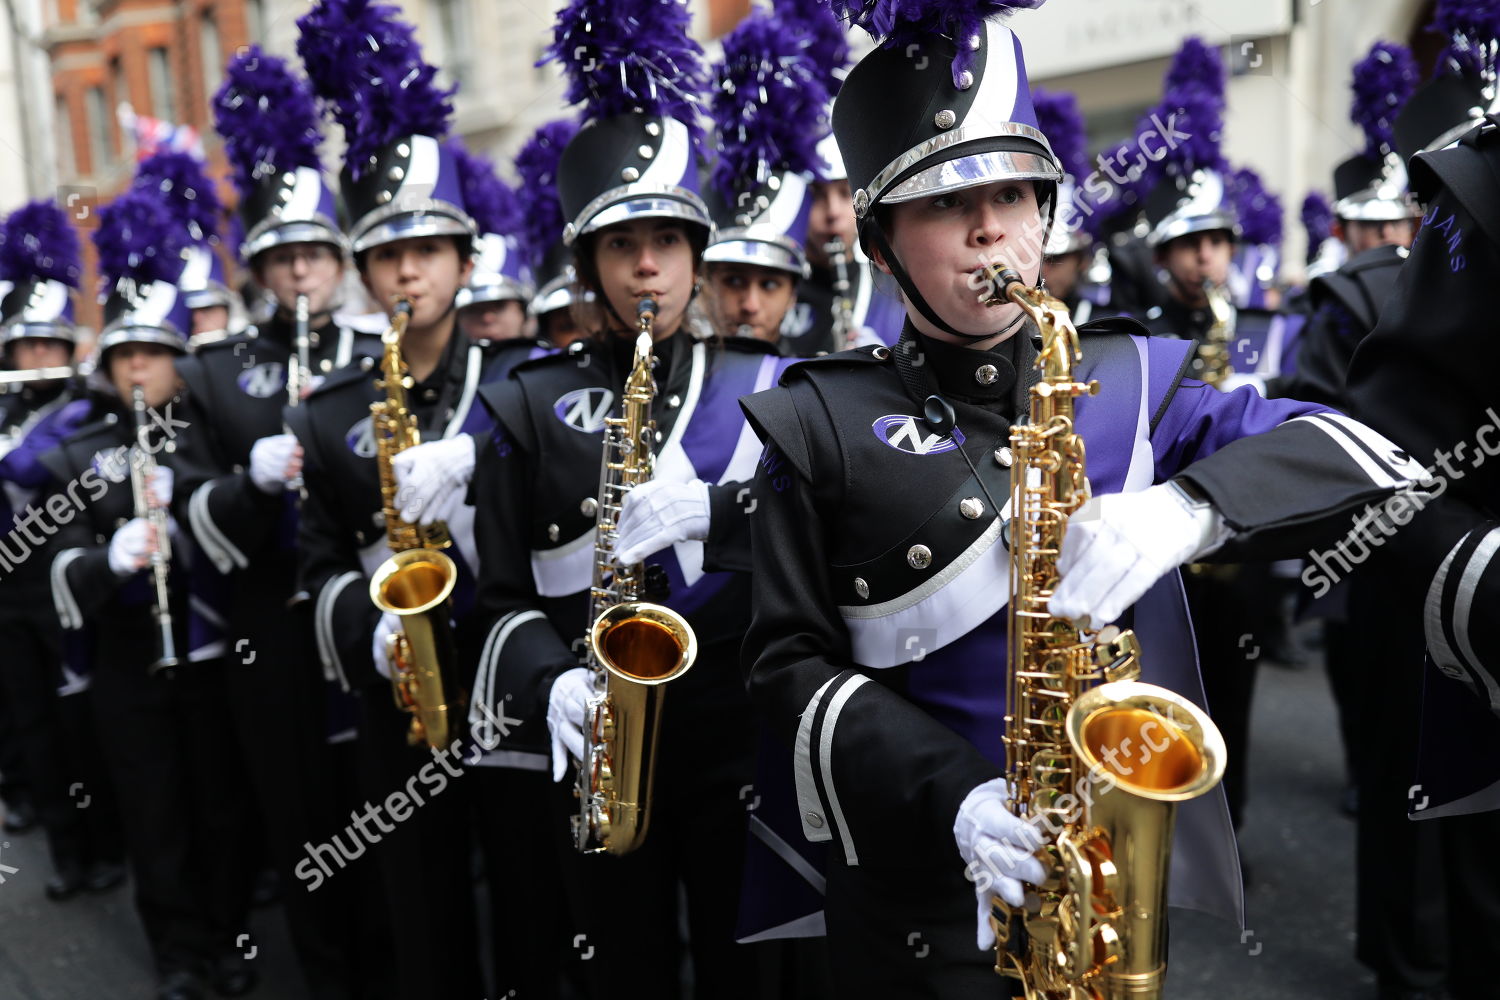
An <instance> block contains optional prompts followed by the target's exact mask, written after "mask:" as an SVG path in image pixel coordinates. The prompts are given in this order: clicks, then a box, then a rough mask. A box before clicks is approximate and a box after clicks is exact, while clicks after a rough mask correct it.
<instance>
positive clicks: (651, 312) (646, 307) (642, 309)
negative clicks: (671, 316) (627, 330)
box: [635, 295, 656, 322]
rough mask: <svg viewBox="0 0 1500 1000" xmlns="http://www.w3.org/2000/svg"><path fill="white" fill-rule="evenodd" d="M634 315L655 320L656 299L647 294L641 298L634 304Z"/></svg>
mask: <svg viewBox="0 0 1500 1000" xmlns="http://www.w3.org/2000/svg"><path fill="white" fill-rule="evenodd" d="M635 316H636V319H643V320H650V321H652V322H655V321H656V300H655V299H653V298H652V297H651V296H649V295H648V296H646V297H645V298H643V299H641V301H640V302H638V303H637V304H636V307H635Z"/></svg>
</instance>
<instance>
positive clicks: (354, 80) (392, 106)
mask: <svg viewBox="0 0 1500 1000" xmlns="http://www.w3.org/2000/svg"><path fill="white" fill-rule="evenodd" d="M400 13H401V12H400V10H399V9H398V8H396V7H393V6H389V5H387V4H377V3H372V2H371V0H318V3H317V6H315V7H313V9H312V10H311V11H309V12H308V13H306V14H304V15H302V17H300V18H298V20H297V27H298V28H299V29H301V31H300V34H298V36H297V55H299V56H301V58H302V64H303V65H304V66H305V67H306V68H307V78H308V80H309V81H311V83H312V88H313V92H314V93H316V94H317V95H318V96H319V97H321V98H322V99H323V100H324V101H326V102H327V103H328V104H329V105H330V106H332V108H333V115H334V118H335V119H337V121H338V123H339V124H340V125H342V126H343V128H344V139H345V140H346V141H347V142H348V144H349V149H348V152H347V153H346V155H345V162H346V163H347V164H348V166H349V172H350V174H351V175H352V176H353V177H354V179H355V180H358V179H359V178H360V176H361V174H362V173H363V172H364V170H365V169H367V167H368V162H369V158H370V157H371V156H372V155H374V154H375V153H377V152H378V151H380V150H381V149H383V148H384V147H386V146H387V145H389V144H390V143H392V142H394V141H395V140H397V139H399V138H401V137H402V136H408V135H426V136H431V137H432V138H434V139H441V138H443V137H444V136H445V135H447V133H448V119H449V117H450V116H451V115H452V114H453V103H452V100H451V98H452V96H453V91H452V90H444V89H443V88H442V87H439V86H438V85H437V84H436V83H435V82H434V79H433V78H434V77H435V76H436V75H437V70H436V69H434V68H433V67H432V66H429V65H428V64H427V63H426V62H424V61H423V60H422V49H421V47H420V46H419V45H418V44H417V40H416V37H415V34H414V31H413V28H412V26H411V25H410V24H407V23H406V22H405V21H402V20H400Z"/></svg>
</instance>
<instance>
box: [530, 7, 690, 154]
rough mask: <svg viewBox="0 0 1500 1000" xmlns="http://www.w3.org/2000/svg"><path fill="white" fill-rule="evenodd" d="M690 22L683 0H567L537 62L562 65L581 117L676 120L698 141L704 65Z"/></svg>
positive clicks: (569, 96) (571, 101)
mask: <svg viewBox="0 0 1500 1000" xmlns="http://www.w3.org/2000/svg"><path fill="white" fill-rule="evenodd" d="M690 20H691V18H690V16H689V14H688V9H687V5H686V4H685V3H683V2H682V0H572V3H570V4H568V5H567V6H566V7H564V8H563V9H562V10H560V11H558V13H557V21H556V23H555V24H554V25H553V29H552V32H553V34H552V44H551V45H550V46H549V47H548V48H547V50H546V52H545V53H543V56H542V62H543V63H546V62H557V63H559V64H560V65H561V66H562V69H563V73H564V75H566V76H567V79H568V90H567V94H566V100H567V103H569V104H578V103H580V102H581V103H583V105H584V110H583V114H584V116H585V117H586V118H589V119H592V120H594V121H602V120H603V119H606V118H613V117H615V116H616V115H622V114H627V113H629V112H632V111H640V112H644V113H645V114H648V115H659V116H663V117H667V118H675V119H677V120H678V121H680V122H682V123H683V124H684V125H686V126H688V129H689V131H690V132H691V133H692V136H693V141H694V143H695V144H696V143H697V142H698V141H700V140H701V139H702V130H701V128H700V126H699V125H698V121H697V117H698V115H697V105H698V102H699V101H700V100H701V98H700V96H699V95H700V94H701V93H702V91H703V86H704V69H703V61H702V57H703V50H702V49H701V48H699V47H698V43H697V42H695V41H693V39H692V38H691V36H689V35H688V25H689V22H690Z"/></svg>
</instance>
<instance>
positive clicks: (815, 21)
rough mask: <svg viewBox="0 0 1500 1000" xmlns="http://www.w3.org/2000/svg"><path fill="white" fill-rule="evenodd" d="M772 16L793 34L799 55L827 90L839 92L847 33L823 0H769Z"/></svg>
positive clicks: (846, 60) (846, 58) (846, 63)
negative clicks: (817, 75) (798, 46)
mask: <svg viewBox="0 0 1500 1000" xmlns="http://www.w3.org/2000/svg"><path fill="white" fill-rule="evenodd" d="M771 9H772V10H773V11H775V13H776V16H777V17H778V18H780V19H781V21H782V22H783V23H784V24H786V25H787V27H788V29H789V30H790V33H791V34H794V35H797V36H799V37H798V44H799V45H801V46H802V57H803V58H804V59H805V60H807V62H808V64H809V65H811V66H812V67H813V70H814V72H818V73H821V74H822V77H823V86H824V88H825V89H827V91H828V92H829V93H830V94H837V93H838V92H839V85H840V84H841V83H842V82H843V71H844V70H845V69H847V68H848V66H849V33H848V31H847V30H846V29H845V27H844V23H843V22H842V21H840V20H839V19H838V18H836V17H834V16H833V11H831V10H829V9H828V4H827V3H826V2H823V0H773V2H772V8H771Z"/></svg>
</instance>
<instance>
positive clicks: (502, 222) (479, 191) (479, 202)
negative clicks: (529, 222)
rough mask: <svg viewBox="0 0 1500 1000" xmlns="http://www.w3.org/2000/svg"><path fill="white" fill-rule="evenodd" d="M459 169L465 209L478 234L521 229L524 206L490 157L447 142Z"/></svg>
mask: <svg viewBox="0 0 1500 1000" xmlns="http://www.w3.org/2000/svg"><path fill="white" fill-rule="evenodd" d="M446 145H447V147H448V149H449V151H450V152H452V154H453V160H454V163H455V165H456V166H457V168H458V182H459V184H460V185H461V186H462V188H463V196H464V208H466V209H468V212H469V215H471V216H472V217H473V219H474V223H475V225H477V226H478V227H479V232H480V233H481V234H484V233H499V234H500V235H502V236H509V235H511V234H513V233H515V232H516V230H517V229H519V228H520V224H521V206H520V205H519V204H518V203H517V200H516V193H515V191H513V190H511V188H510V185H509V184H506V183H505V182H504V181H502V180H501V179H500V175H499V174H497V173H496V172H495V164H494V163H492V162H490V160H489V158H488V157H484V156H480V155H479V154H478V153H471V152H469V150H467V149H465V148H464V144H463V143H461V142H459V141H458V140H456V139H453V140H449V141H448V142H447V143H446Z"/></svg>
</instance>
